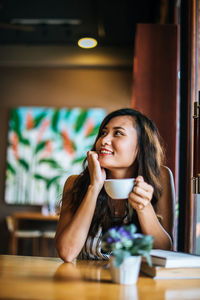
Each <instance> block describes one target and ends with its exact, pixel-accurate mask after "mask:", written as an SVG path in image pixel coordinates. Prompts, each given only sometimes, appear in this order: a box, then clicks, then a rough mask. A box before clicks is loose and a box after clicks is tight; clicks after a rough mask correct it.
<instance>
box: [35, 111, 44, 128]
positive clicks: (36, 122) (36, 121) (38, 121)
mask: <svg viewBox="0 0 200 300" xmlns="http://www.w3.org/2000/svg"><path fill="white" fill-rule="evenodd" d="M45 117H46V112H43V113H41V114H40V115H39V116H37V117H36V118H35V119H34V128H37V127H38V126H39V125H40V123H41V121H42V120H43V119H44V118H45Z"/></svg>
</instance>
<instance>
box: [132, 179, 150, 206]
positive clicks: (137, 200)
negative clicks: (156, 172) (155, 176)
mask: <svg viewBox="0 0 200 300" xmlns="http://www.w3.org/2000/svg"><path fill="white" fill-rule="evenodd" d="M153 192H154V189H153V187H152V186H151V185H150V184H148V183H146V182H145V181H144V178H143V177H142V176H138V177H137V178H136V179H135V184H134V187H133V191H132V192H130V194H129V198H128V201H129V203H130V204H131V206H132V207H133V208H134V209H135V210H136V211H141V210H143V209H144V208H145V207H147V206H148V205H149V204H150V203H151V199H152V197H153Z"/></svg>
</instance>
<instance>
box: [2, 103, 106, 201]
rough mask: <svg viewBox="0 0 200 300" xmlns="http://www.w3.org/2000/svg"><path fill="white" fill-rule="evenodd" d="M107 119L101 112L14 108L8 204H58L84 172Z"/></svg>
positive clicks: (7, 178)
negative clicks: (68, 185)
mask: <svg viewBox="0 0 200 300" xmlns="http://www.w3.org/2000/svg"><path fill="white" fill-rule="evenodd" d="M104 116H105V110H104V109H101V108H91V109H87V110H85V109H81V108H73V109H67V108H62V109H55V108H45V107H19V108H15V109H12V111H11V116H10V122H9V132H8V149H7V170H6V186H5V201H6V203H8V204H30V205H45V204H47V205H51V206H53V205H56V203H57V202H58V200H59V198H61V194H62V189H63V185H64V182H65V180H66V179H67V177H68V176H70V175H71V174H79V173H80V172H81V171H82V162H83V160H84V158H85V156H86V153H87V151H88V150H89V149H91V146H92V145H93V143H94V140H95V137H96V134H97V132H98V128H99V126H100V123H101V121H102V120H103V118H104Z"/></svg>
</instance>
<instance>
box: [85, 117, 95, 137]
mask: <svg viewBox="0 0 200 300" xmlns="http://www.w3.org/2000/svg"><path fill="white" fill-rule="evenodd" d="M93 128H94V121H93V120H92V119H88V121H87V123H86V126H85V136H86V137H87V136H89V135H90V133H91V132H92V130H93Z"/></svg>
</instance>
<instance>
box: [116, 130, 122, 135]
mask: <svg viewBox="0 0 200 300" xmlns="http://www.w3.org/2000/svg"><path fill="white" fill-rule="evenodd" d="M115 135H123V133H122V132H121V131H119V130H117V131H115Z"/></svg>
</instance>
